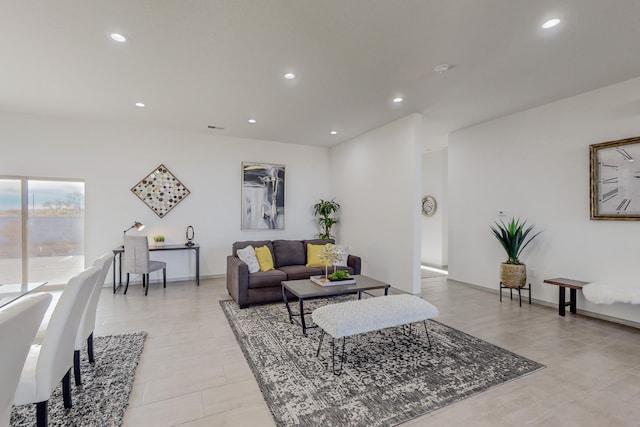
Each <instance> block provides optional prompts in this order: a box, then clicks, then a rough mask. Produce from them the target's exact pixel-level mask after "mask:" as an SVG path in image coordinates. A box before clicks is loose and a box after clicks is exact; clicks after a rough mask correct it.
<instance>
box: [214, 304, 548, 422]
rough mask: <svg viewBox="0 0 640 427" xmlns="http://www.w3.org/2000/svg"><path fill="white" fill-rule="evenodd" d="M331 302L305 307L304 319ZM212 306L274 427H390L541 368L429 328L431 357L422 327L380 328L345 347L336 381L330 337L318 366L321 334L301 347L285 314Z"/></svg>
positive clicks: (277, 309)
mask: <svg viewBox="0 0 640 427" xmlns="http://www.w3.org/2000/svg"><path fill="white" fill-rule="evenodd" d="M333 301H339V299H334V300H326V299H325V300H314V301H309V302H308V303H307V302H305V311H307V307H308V309H309V311H308V312H310V311H311V310H313V308H314V307H317V306H318V305H319V304H327V303H330V302H333ZM220 305H221V306H222V309H223V311H224V313H225V315H226V317H227V320H228V321H229V324H230V325H231V328H232V329H233V331H234V332H235V335H236V338H237V340H238V342H239V343H240V346H241V347H242V351H243V352H244V355H245V358H246V359H247V361H248V363H249V365H250V366H251V369H252V370H253V373H254V375H255V377H256V379H257V381H258V384H259V386H260V389H261V390H262V394H263V395H264V398H265V400H266V402H267V404H268V406H269V409H270V410H271V413H272V414H273V417H274V419H275V421H276V424H278V425H279V426H347V425H348V426H367V427H373V426H392V425H396V424H399V423H402V422H404V421H407V420H410V419H412V418H415V417H417V416H420V415H424V414H426V413H428V412H430V411H433V410H435V409H438V408H441V407H443V406H446V405H449V404H451V403H453V402H456V401H459V400H461V399H464V398H466V397H469V396H472V395H474V394H476V393H479V392H482V391H485V390H487V389H489V388H491V387H494V386H496V385H499V384H502V383H505V382H507V381H510V380H513V379H515V378H518V377H520V376H523V375H526V374H529V373H532V372H534V371H537V370H539V369H542V368H544V365H541V364H539V363H537V362H534V361H531V360H529V359H526V358H524V357H522V356H519V355H517V354H514V353H511V352H509V351H507V350H505V349H502V348H500V347H497V346H495V345H493V344H490V343H488V342H486V341H483V340H481V339H478V338H475V337H473V336H471V335H468V334H465V333H464V332H461V331H458V330H456V329H453V328H450V327H448V326H446V325H443V324H442V323H439V322H436V321H428V322H427V326H428V329H429V336H430V338H431V343H432V348H431V350H429V349H428V341H427V338H426V335H425V333H424V326H423V325H422V324H420V325H419V328H416V327H415V326H414V328H413V333H412V334H410V335H409V334H405V332H406V330H403V328H388V329H384V330H382V331H380V332H373V333H368V334H362V335H358V336H355V337H350V338H347V342H346V361H345V365H344V370H343V372H342V375H340V376H336V375H334V374H333V372H332V370H331V366H330V363H331V347H330V344H329V343H330V342H331V339H330V337H329V339H328V341H329V343H327V339H325V343H324V345H323V349H322V351H321V353H320V358H316V356H315V354H316V349H317V346H318V341H319V337H320V332H319V329H317V328H316V329H311V330H309V334H308V335H309V336H308V337H306V338H305V337H304V336H303V335H302V331H301V327H300V326H299V325H297V324H291V323H290V322H289V318H288V315H287V312H286V309H285V307H284V304H282V303H280V304H269V305H263V306H255V307H249V308H245V309H242V310H241V309H240V308H239V307H238V305H237V304H236V303H235V302H234V301H220ZM296 308H297V304H296ZM309 319H310V316H309ZM336 347H338V345H337V342H336ZM327 361H328V362H329V367H327Z"/></svg>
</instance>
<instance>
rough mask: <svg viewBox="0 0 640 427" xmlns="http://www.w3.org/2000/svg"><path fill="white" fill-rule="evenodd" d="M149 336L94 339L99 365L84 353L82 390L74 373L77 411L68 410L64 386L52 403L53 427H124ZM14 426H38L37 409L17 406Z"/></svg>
mask: <svg viewBox="0 0 640 427" xmlns="http://www.w3.org/2000/svg"><path fill="white" fill-rule="evenodd" d="M146 337H147V333H146V332H136V333H132V334H121V335H107V336H104V337H96V338H94V339H93V354H94V358H95V365H93V366H92V365H91V364H89V361H88V359H87V352H86V349H85V350H83V351H82V352H81V354H82V357H81V360H82V362H81V369H82V386H81V387H76V386H75V382H74V379H73V372H72V373H71V390H72V394H71V397H72V403H73V407H72V408H71V409H69V410H67V409H65V408H64V404H63V400H62V385H59V386H58V387H57V388H56V389H55V390H54V392H53V396H52V397H51V399H49V426H51V427H53V426H78V427H80V426H82V427H87V426H96V427H97V426H101V427H103V426H121V425H122V421H123V417H124V411H125V409H126V408H127V405H128V402H129V393H130V392H131V387H132V385H133V378H134V376H135V373H136V367H137V366H138V360H140V354H142V348H143V346H144V340H145V338H146ZM10 425H11V426H35V425H36V405H22V406H17V407H16V406H14V407H13V411H12V413H11V424H10Z"/></svg>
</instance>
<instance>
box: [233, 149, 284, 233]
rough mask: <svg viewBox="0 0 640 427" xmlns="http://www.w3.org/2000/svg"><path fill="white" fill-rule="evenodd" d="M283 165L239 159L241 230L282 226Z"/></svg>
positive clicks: (276, 228)
mask: <svg viewBox="0 0 640 427" xmlns="http://www.w3.org/2000/svg"><path fill="white" fill-rule="evenodd" d="M284 169H285V168H284V165H272V164H266V163H251V162H242V218H241V222H242V227H241V228H242V229H243V230H283V229H284V188H285V173H284Z"/></svg>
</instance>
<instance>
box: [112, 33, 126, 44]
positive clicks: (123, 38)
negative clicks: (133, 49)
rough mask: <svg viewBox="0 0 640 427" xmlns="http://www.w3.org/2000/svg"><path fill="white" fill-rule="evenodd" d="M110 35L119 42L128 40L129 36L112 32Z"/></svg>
mask: <svg viewBox="0 0 640 427" xmlns="http://www.w3.org/2000/svg"><path fill="white" fill-rule="evenodd" d="M109 36H110V37H111V40H113V41H116V42H118V43H124V42H126V41H127V38H126V37H125V36H123V35H122V34H118V33H111V34H109Z"/></svg>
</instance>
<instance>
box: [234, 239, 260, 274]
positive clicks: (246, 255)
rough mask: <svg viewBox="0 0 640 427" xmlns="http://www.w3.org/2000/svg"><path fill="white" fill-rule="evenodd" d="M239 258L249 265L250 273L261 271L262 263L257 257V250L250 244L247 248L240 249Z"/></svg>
mask: <svg viewBox="0 0 640 427" xmlns="http://www.w3.org/2000/svg"><path fill="white" fill-rule="evenodd" d="M238 258H240V259H241V260H242V261H243V262H244V263H245V264H247V266H248V267H249V273H255V272H257V271H260V263H259V262H258V258H256V250H255V249H253V246H251V245H249V246H247V247H246V248H242V249H238Z"/></svg>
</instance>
